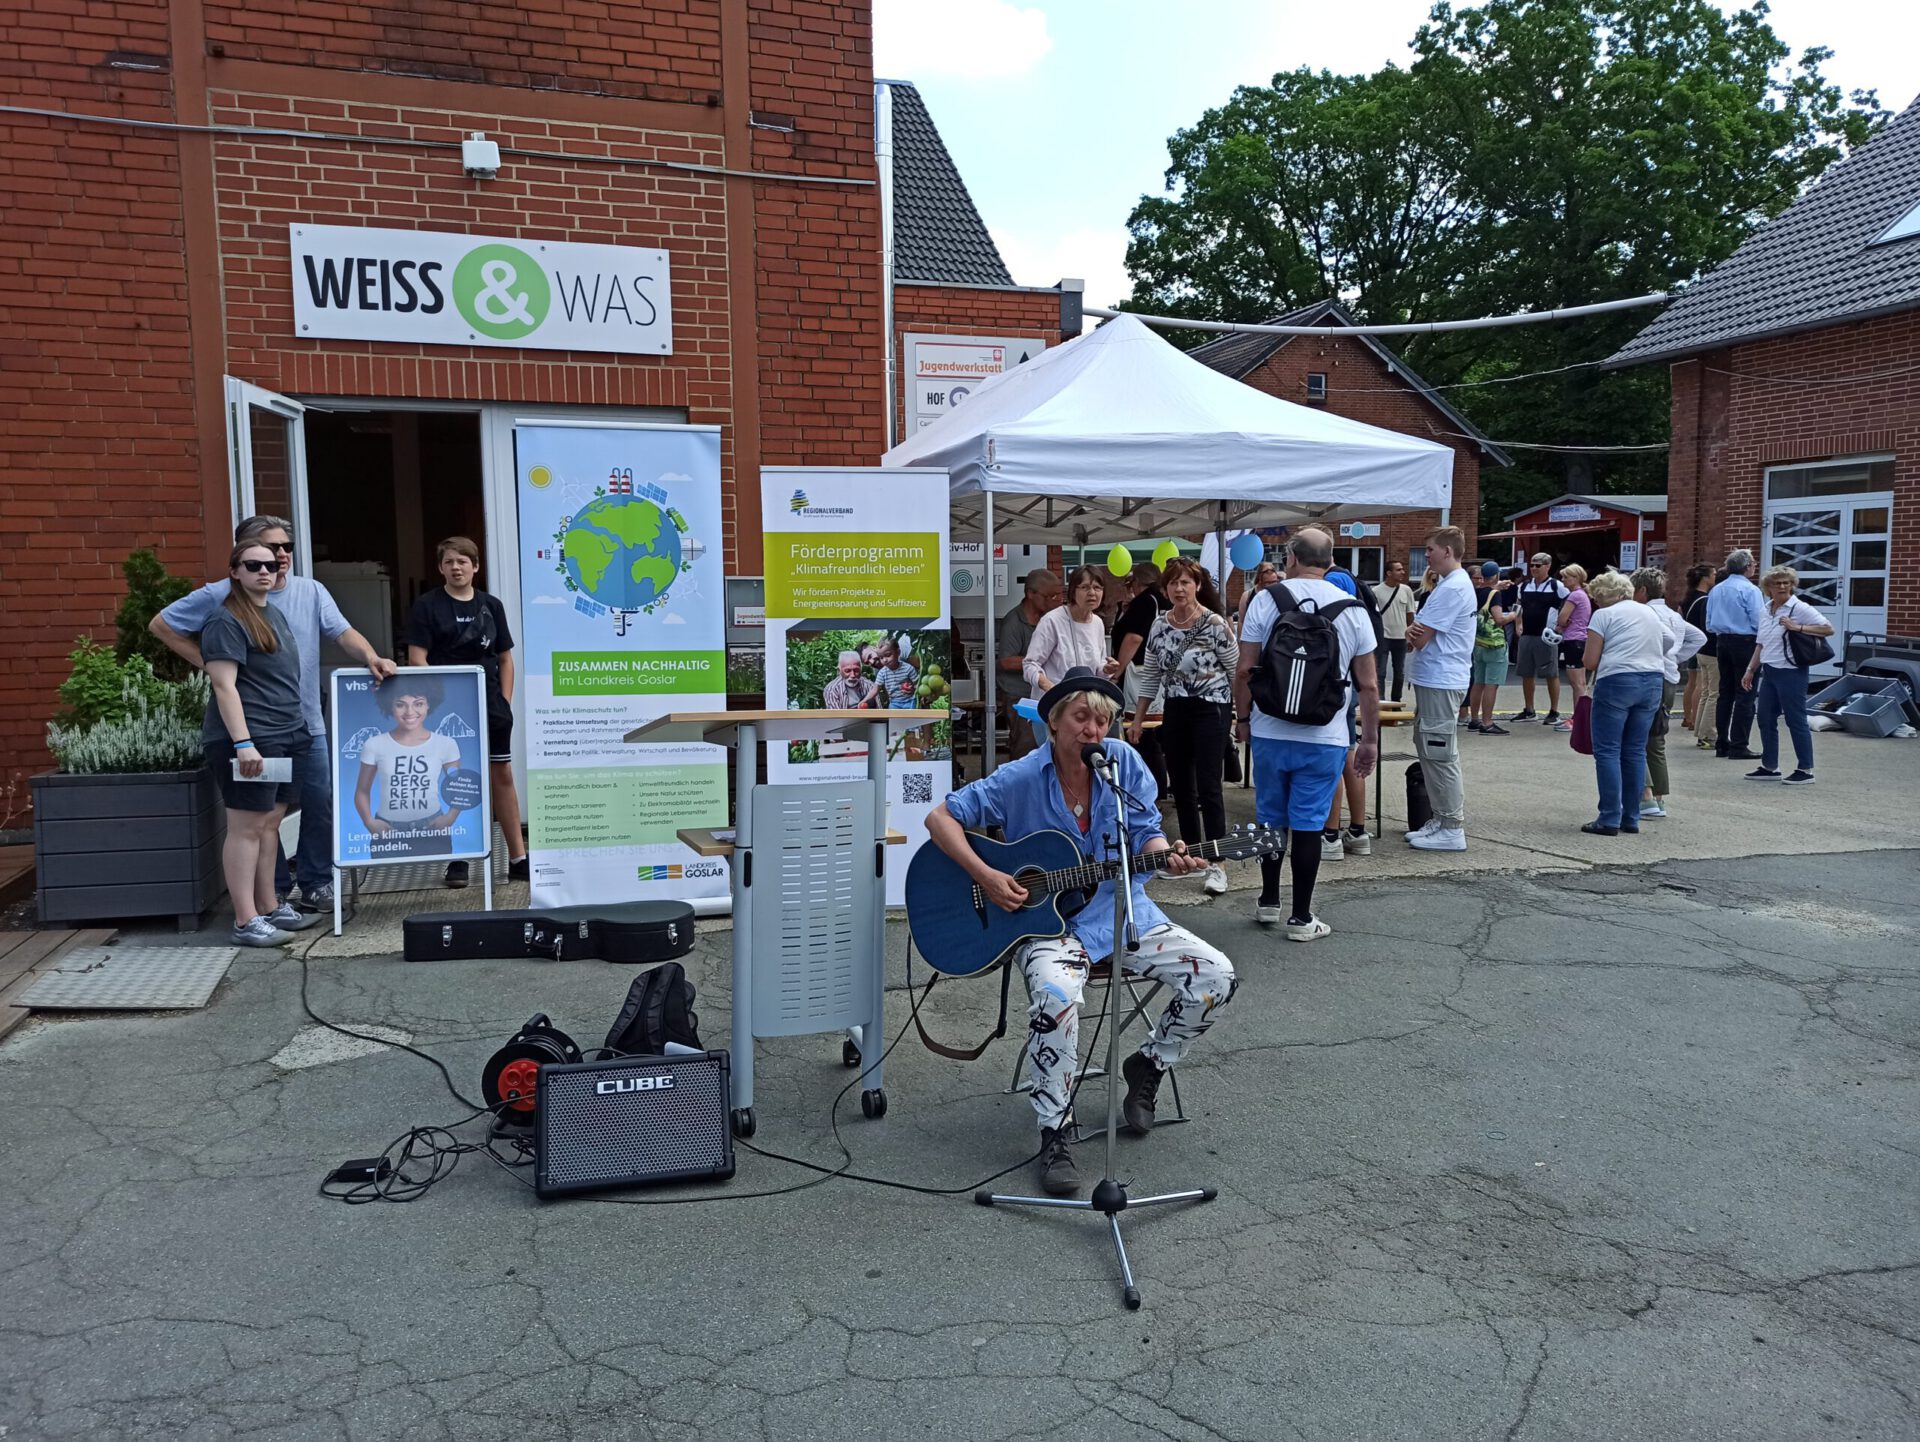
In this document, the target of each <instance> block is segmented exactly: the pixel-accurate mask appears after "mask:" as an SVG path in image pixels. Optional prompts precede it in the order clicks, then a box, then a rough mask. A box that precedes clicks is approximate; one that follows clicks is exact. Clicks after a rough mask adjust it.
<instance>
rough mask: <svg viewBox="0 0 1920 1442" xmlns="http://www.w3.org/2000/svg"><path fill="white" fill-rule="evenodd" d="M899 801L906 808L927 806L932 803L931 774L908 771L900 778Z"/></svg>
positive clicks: (929, 772)
mask: <svg viewBox="0 0 1920 1442" xmlns="http://www.w3.org/2000/svg"><path fill="white" fill-rule="evenodd" d="M900 800H901V801H902V802H903V803H904V804H906V805H908V806H928V805H931V804H932V802H933V773H932V772H931V771H909V772H907V773H906V775H904V776H902V777H901V778H900Z"/></svg>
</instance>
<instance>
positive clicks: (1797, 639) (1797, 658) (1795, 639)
mask: <svg viewBox="0 0 1920 1442" xmlns="http://www.w3.org/2000/svg"><path fill="white" fill-rule="evenodd" d="M1787 606H1788V610H1787V615H1788V616H1791V615H1792V614H1793V610H1792V606H1793V603H1792V602H1791V601H1789V602H1788V603H1787ZM1780 641H1781V644H1782V645H1783V646H1785V647H1786V650H1787V655H1789V656H1790V657H1792V658H1793V664H1794V665H1796V666H1798V667H1799V668H1800V669H1801V670H1803V671H1804V670H1806V669H1807V667H1809V666H1824V665H1825V664H1826V663H1827V662H1829V661H1831V660H1832V659H1833V647H1832V646H1830V645H1828V644H1827V638H1826V637H1825V636H1809V635H1808V634H1807V633H1806V632H1805V631H1789V630H1788V629H1787V628H1786V621H1785V618H1784V617H1783V618H1782V619H1781V626H1780Z"/></svg>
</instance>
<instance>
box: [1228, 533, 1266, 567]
mask: <svg viewBox="0 0 1920 1442" xmlns="http://www.w3.org/2000/svg"><path fill="white" fill-rule="evenodd" d="M1266 554H1267V546H1266V542H1264V541H1262V540H1261V539H1260V538H1259V537H1258V536H1256V535H1254V534H1253V532H1251V531H1249V532H1247V534H1246V535H1244V536H1235V537H1234V538H1233V544H1232V545H1230V546H1228V547H1227V555H1228V556H1230V557H1231V558H1232V560H1233V564H1234V565H1236V566H1238V567H1239V568H1240V569H1241V570H1243V571H1251V570H1252V569H1253V568H1254V567H1255V566H1257V565H1259V564H1260V558H1261V557H1262V556H1264V555H1266Z"/></svg>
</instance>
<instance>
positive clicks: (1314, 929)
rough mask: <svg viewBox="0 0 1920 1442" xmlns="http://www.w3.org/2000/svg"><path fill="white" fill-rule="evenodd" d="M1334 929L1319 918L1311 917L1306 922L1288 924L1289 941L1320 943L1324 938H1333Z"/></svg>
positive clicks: (1290, 922)
mask: <svg viewBox="0 0 1920 1442" xmlns="http://www.w3.org/2000/svg"><path fill="white" fill-rule="evenodd" d="M1332 935H1333V928H1332V927H1331V926H1328V925H1327V924H1326V922H1324V921H1322V920H1321V919H1320V918H1319V917H1317V916H1309V917H1308V918H1307V919H1306V920H1305V921H1289V922H1288V923H1287V940H1288V941H1318V940H1319V939H1320V938H1321V937H1323V936H1332Z"/></svg>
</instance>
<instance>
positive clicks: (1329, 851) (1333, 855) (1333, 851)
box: [1320, 831, 1347, 861]
mask: <svg viewBox="0 0 1920 1442" xmlns="http://www.w3.org/2000/svg"><path fill="white" fill-rule="evenodd" d="M1346 854H1347V849H1346V847H1344V846H1342V845H1341V844H1340V838H1339V837H1337V836H1329V835H1327V834H1326V832H1324V831H1323V832H1321V833H1320V859H1321V860H1322V861H1338V860H1340V858H1341V857H1343V856H1345V855H1346Z"/></svg>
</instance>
